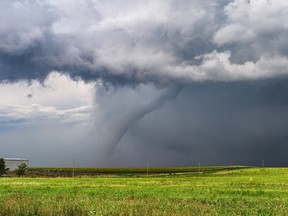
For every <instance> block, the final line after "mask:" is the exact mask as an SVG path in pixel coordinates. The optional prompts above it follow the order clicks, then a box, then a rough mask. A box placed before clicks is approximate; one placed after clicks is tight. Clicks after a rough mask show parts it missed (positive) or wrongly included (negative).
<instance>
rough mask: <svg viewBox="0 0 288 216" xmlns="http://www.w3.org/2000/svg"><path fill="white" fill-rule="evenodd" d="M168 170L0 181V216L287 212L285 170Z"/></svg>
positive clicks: (287, 186) (276, 213)
mask: <svg viewBox="0 0 288 216" xmlns="http://www.w3.org/2000/svg"><path fill="white" fill-rule="evenodd" d="M169 169H170V168H166V169H163V170H164V171H163V172H162V173H161V169H158V172H156V170H157V169H155V170H154V173H153V169H152V170H151V173H150V174H149V175H148V176H147V175H146V174H145V172H144V171H145V169H140V170H142V171H141V172H140V171H139V170H138V172H136V171H135V170H137V169H135V170H134V172H133V169H130V174H129V173H128V171H127V170H126V171H127V172H126V173H125V172H123V170H122V172H120V171H119V170H120V169H111V170H110V173H109V172H108V171H109V169H108V170H106V172H105V174H102V175H94V176H86V175H85V176H83V175H79V172H78V175H75V178H69V177H57V178H47V177H45V178H43V177H31V176H29V175H28V176H26V177H22V178H18V177H6V178H0V215H3V216H4V215H5V216H9V215H69V216H70V215H287V213H288V169H287V168H249V167H226V168H225V167H215V168H211V167H209V168H208V167H206V168H202V170H200V172H196V171H197V170H198V168H193V169H192V168H191V170H192V171H191V170H190V171H191V172H189V168H171V169H170V171H171V172H168V171H169ZM184 169H186V171H185V170H184ZM56 170H57V169H55V170H54V171H56ZM91 170H93V169H91ZM91 170H90V171H91ZM103 170H105V169H103ZM117 170H118V172H117ZM124 170H125V169H124ZM193 170H194V171H193ZM38 171H39V170H38ZM66 171H67V170H66ZM77 171H79V170H76V171H75V173H77ZM86 171H87V170H86ZM94 171H95V170H94ZM112 171H113V172H112ZM198 171H199V170H198ZM91 172H92V171H91ZM103 172H104V171H103ZM123 173H124V174H123Z"/></svg>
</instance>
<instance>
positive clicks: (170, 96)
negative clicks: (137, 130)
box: [104, 86, 183, 157]
mask: <svg viewBox="0 0 288 216" xmlns="http://www.w3.org/2000/svg"><path fill="white" fill-rule="evenodd" d="M182 90H183V87H182V86H173V87H170V88H168V89H167V90H166V91H165V92H164V93H162V94H161V95H160V96H158V97H156V98H154V99H153V100H151V101H150V102H148V103H147V104H144V106H142V107H139V108H136V109H134V110H132V111H130V112H129V113H127V114H125V115H123V116H120V117H119V118H118V119H115V121H112V122H110V125H109V126H108V128H107V129H108V133H107V134H105V135H106V137H104V145H105V148H106V154H107V156H108V157H111V156H112V155H113V154H114V152H115V149H116V147H117V145H118V144H119V142H120V141H121V139H122V138H123V137H124V136H125V134H126V133H127V132H128V131H129V129H130V128H131V127H133V125H134V124H135V123H136V122H138V121H139V120H140V119H142V118H144V117H145V116H147V115H149V114H150V113H151V112H153V111H155V110H158V109H160V108H162V107H163V106H164V105H165V103H166V102H167V101H171V100H174V99H176V98H177V96H178V95H179V94H180V92H181V91H182Z"/></svg>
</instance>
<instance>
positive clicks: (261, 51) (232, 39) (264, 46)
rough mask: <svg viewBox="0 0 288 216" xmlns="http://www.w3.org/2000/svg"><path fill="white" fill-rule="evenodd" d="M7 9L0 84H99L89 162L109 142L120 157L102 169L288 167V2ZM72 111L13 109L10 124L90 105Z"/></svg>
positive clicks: (93, 1) (108, 1)
mask: <svg viewBox="0 0 288 216" xmlns="http://www.w3.org/2000/svg"><path fill="white" fill-rule="evenodd" d="M0 8H1V13H0V20H1V21H0V82H1V83H6V84H7V83H18V82H22V81H27V82H28V83H33V82H35V80H36V81H37V82H40V83H44V84H45V80H47V78H49V76H50V75H51V72H53V73H55V71H57V73H61V74H65V75H67V76H69V77H71V78H72V79H73V80H78V81H79V80H82V81H84V82H86V83H93V84H95V92H96V94H95V101H94V111H93V118H94V122H95V123H94V129H93V130H92V131H93V133H92V135H90V137H89V138H87V140H86V141H85V142H87V143H88V144H87V145H85V144H82V146H83V149H85V148H86V149H87V151H85V150H82V154H83V157H86V156H87V157H90V158H93V154H95V152H98V150H99V149H105V147H103V146H102V145H104V143H107V142H108V143H110V144H106V151H107V146H110V147H108V149H110V150H108V151H110V152H111V151H112V152H114V151H115V154H114V155H113V156H112V158H111V159H110V162H109V161H108V162H107V164H102V165H103V166H105V165H109V164H110V165H113V166H114V165H115V164H118V165H119V164H123V165H127V166H128V165H129V164H130V162H128V161H127V162H124V159H123V158H127V155H126V154H125V153H124V152H126V153H127V154H128V155H134V156H131V161H134V162H135V161H136V162H138V164H141V163H145V162H143V161H147V160H150V161H153V162H154V164H156V165H165V164H166V165H167V164H169V163H171V164H169V165H173V164H179V165H181V164H187V165H188V164H193V163H194V164H195V163H196V164H197V163H198V162H199V161H203V162H206V163H226V162H227V163H230V162H231V163H241V164H249V163H250V164H251V163H254V164H256V163H258V162H259V161H260V160H261V159H263V158H269V160H270V161H271V164H275V165H279V164H280V165H281V164H285V163H288V161H287V160H286V159H285V157H284V155H283V152H285V150H286V147H285V141H286V140H287V136H286V135H285V133H284V131H285V129H286V128H287V126H286V116H287V115H286V114H287V113H286V108H287V93H286V92H287V86H286V82H287V79H288V76H287V75H288V70H287V68H288V58H287V57H288V25H287V24H286V23H288V15H287V14H288V2H287V1H286V0H273V1H269V0H262V1H260V0H220V1H214V0H193V1H191V0H158V1H152V0H145V1H132V0H105V1H104V0H103V1H102V0H77V1H76V0H61V1H58V0H3V1H1V2H0ZM175 86H177V88H179V89H183V90H182V91H181V93H180V94H179V95H178V93H179V92H180V91H176V90H175ZM171 92H178V93H177V94H171V95H174V96H173V97H166V96H169V95H170V93H171ZM67 94H68V93H67ZM161 95H162V96H163V95H164V96H165V95H166V96H165V97H164V98H163V97H161ZM27 96H29V97H27ZM24 97H25V98H26V99H27V100H28V99H30V100H32V99H33V98H34V94H33V93H32V92H28V93H26V95H25V96H24ZM159 99H160V100H159ZM162 99H163V100H162ZM170 99H173V100H170ZM146 101H151V103H149V102H148V103H147V102H146ZM7 107H10V108H9V109H8V108H7ZM20 108H21V109H20ZM70 108H71V107H70ZM70 108H69V109H63V108H62V109H61V108H56V107H51V106H45V105H41V104H36V105H25V106H24V107H23V106H22V105H13V106H11V105H9V106H8V105H3V106H2V108H1V109H0V114H1V115H0V118H1V119H0V124H1V125H5V124H6V125H7V124H8V122H11V124H12V125H15V124H23V122H27V121H28V122H29V119H34V120H35V119H39V118H40V119H42V121H47V119H49V120H48V121H49V122H50V120H51V118H50V117H51V116H52V118H53V116H54V117H55V116H57V118H58V120H59V121H60V122H61V121H62V120H63V121H66V120H67V121H68V119H72V120H71V121H72V122H77V121H78V120H77V118H79V119H80V120H79V121H80V123H81V122H82V120H83V119H82V117H83V116H84V119H85V118H87V116H89V115H88V114H87V113H88V112H89V111H90V107H89V106H85V105H83V104H81V106H80V104H79V106H77V107H73V108H71V109H70ZM25 109H27V110H28V111H29V112H28V111H27V112H28V114H27V113H24V111H25ZM33 109H36V110H37V112H34V113H33V112H30V111H31V110H33ZM20 110H22V111H20ZM29 113H30V114H31V113H32V114H33V115H32V114H31V116H29V115H30V114H29ZM82 114H83V115H82ZM50 115H51V116H50ZM49 116H50V117H49ZM79 116H80V117H79ZM120 117H121V118H122V120H119V118H120ZM74 118H75V119H74ZM45 119H46V120H45ZM123 119H124V120H123ZM74 120H75V121H74ZM59 121H57V122H59ZM119 122H120V123H119ZM121 122H122V123H121ZM9 124H10V123H9ZM1 127H3V126H1ZM115 128H116V129H115ZM81 130H83V128H82V129H81ZM103 130H104V132H103ZM105 130H106V132H105ZM105 134H106V135H105ZM113 134H114V136H113ZM90 139H91V140H90ZM109 139H112V141H109ZM117 143H119V145H118V146H117V147H116V144H117ZM75 145H76V144H75ZM93 145H94V146H96V147H93ZM273 146H274V147H275V146H277V148H273ZM79 148H80V147H79ZM111 149H112V150H111ZM272 149H273V150H272ZM151 151H152V152H153V153H151ZM90 152H93V154H92V153H91V155H90ZM100 152H102V153H103V151H100ZM104 152H105V151H104ZM139 152H141V153H142V154H139ZM148 152H150V153H151V154H150V156H148V155H149V154H148ZM273 152H274V153H273ZM102 153H101V154H102ZM79 154H80V152H79ZM99 154H100V153H99ZM84 155H85V156H84ZM159 155H163V157H159ZM276 155H277V156H276ZM98 156H99V157H100V155H98ZM79 157H80V156H79ZM164 158H169V160H165V159H164ZM191 158H193V159H191ZM97 160H99V161H97V163H98V164H99V163H100V164H101V163H102V162H101V161H100V159H97ZM119 161H120V162H121V163H119ZM94 162H95V161H94ZM136 162H135V164H137V163H136ZM95 163H96V162H95Z"/></svg>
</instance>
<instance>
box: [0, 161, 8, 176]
mask: <svg viewBox="0 0 288 216" xmlns="http://www.w3.org/2000/svg"><path fill="white" fill-rule="evenodd" d="M8 170H9V169H8V168H6V164H5V160H4V158H0V176H2V175H4V174H6V173H7V171H8Z"/></svg>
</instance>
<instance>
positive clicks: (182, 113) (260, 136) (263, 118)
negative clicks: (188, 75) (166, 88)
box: [113, 80, 288, 166]
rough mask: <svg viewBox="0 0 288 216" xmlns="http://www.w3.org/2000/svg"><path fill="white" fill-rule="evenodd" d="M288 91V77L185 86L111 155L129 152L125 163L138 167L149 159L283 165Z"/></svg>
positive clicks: (175, 162) (168, 162)
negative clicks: (280, 79)
mask: <svg viewBox="0 0 288 216" xmlns="http://www.w3.org/2000/svg"><path fill="white" fill-rule="evenodd" d="M287 91H288V85H287V80H285V81H279V80H278V81H269V82H264V81H261V82H259V81H257V82H238V83H205V84H195V85H193V86H187V87H186V88H184V90H183V91H182V92H181V94H180V95H179V96H178V97H177V99H175V100H174V101H171V102H169V103H168V104H166V106H164V107H163V108H162V109H161V110H159V111H156V112H152V113H150V114H149V115H148V116H146V117H145V118H143V119H141V120H139V121H138V122H137V123H136V124H135V125H134V127H132V128H131V129H130V130H129V131H128V133H127V135H126V137H124V138H123V139H122V140H121V142H120V143H119V145H118V147H117V148H116V150H115V152H116V153H115V154H114V156H113V158H114V160H115V161H117V160H118V161H121V160H120V157H121V156H123V155H125V153H126V154H127V156H126V158H125V160H122V161H121V162H123V161H125V162H126V164H125V165H129V163H130V164H131V163H132V164H133V165H134V166H135V165H136V166H137V165H138V166H139V165H144V164H145V163H146V162H147V161H149V164H150V165H154V166H165V165H168V166H169V165H178V166H182V165H187V166H189V165H197V164H198V162H201V164H203V165H215V164H218V165H235V164H242V165H255V166H258V165H259V166H260V165H261V161H262V160H263V159H264V160H265V161H266V165H270V166H280V165H282V166H285V165H287V164H288V160H287V157H286V154H287V151H288V147H287V145H286V144H285V143H287V140H288V136H287V133H286V131H287V123H288V100H287V98H288V96H287V93H286V92H287ZM119 155H121V156H119ZM131 155H136V156H134V157H135V158H133V156H131ZM131 161H133V162H131ZM116 164H117V163H116Z"/></svg>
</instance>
